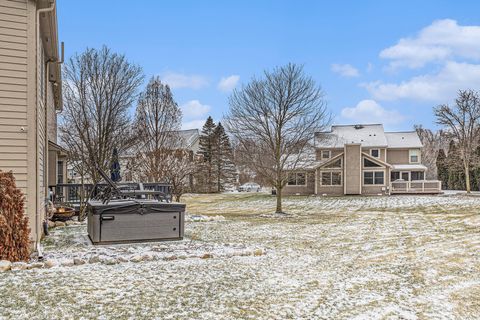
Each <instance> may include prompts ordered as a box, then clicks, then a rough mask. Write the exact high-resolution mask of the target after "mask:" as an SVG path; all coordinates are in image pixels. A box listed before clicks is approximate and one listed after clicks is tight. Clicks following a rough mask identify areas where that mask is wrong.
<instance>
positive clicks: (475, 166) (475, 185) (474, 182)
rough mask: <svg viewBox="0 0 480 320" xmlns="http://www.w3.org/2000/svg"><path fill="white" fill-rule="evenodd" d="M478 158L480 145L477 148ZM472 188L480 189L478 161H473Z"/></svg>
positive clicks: (478, 156)
mask: <svg viewBox="0 0 480 320" xmlns="http://www.w3.org/2000/svg"><path fill="white" fill-rule="evenodd" d="M475 155H476V159H480V146H479V147H477V149H476V150H475ZM471 167H472V168H473V170H472V172H471V176H472V190H477V191H479V190H480V164H479V163H478V162H475V163H472V164H471Z"/></svg>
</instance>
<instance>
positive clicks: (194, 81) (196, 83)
mask: <svg viewBox="0 0 480 320" xmlns="http://www.w3.org/2000/svg"><path fill="white" fill-rule="evenodd" d="M160 78H161V79H162V81H163V82H165V83H167V84H168V85H169V86H170V87H171V88H172V89H179V88H190V89H200V88H203V87H206V86H208V84H209V82H208V80H207V79H206V78H205V77H203V76H200V75H195V74H183V73H177V72H166V73H164V74H163V75H162V76H161V77H160Z"/></svg>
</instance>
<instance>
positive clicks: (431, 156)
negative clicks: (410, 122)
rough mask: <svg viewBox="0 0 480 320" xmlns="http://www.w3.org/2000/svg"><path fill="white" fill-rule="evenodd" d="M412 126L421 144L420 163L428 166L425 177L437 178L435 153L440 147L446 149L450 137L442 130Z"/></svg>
mask: <svg viewBox="0 0 480 320" xmlns="http://www.w3.org/2000/svg"><path fill="white" fill-rule="evenodd" d="M414 128H415V131H417V134H418V136H419V137H420V141H421V142H422V145H423V148H422V163H423V164H424V165H425V166H426V167H427V168H428V170H427V174H426V179H438V177H437V155H438V152H439V150H440V149H442V150H443V151H444V152H445V151H446V150H447V149H448V144H449V142H450V137H449V135H448V134H447V133H446V132H445V131H443V130H438V131H432V130H430V129H426V128H424V127H423V126H422V125H415V126H414Z"/></svg>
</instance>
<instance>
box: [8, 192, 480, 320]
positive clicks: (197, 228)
mask: <svg viewBox="0 0 480 320" xmlns="http://www.w3.org/2000/svg"><path fill="white" fill-rule="evenodd" d="M185 201H186V202H187V210H188V212H189V214H190V215H189V218H188V219H187V220H188V221H189V222H187V224H186V236H187V238H186V240H183V241H175V242H163V243H147V244H134V245H115V246H105V247H104V246H100V247H97V246H89V245H88V244H87V242H86V241H85V226H84V225H81V226H75V225H73V226H68V227H65V228H57V229H55V231H54V235H53V236H52V237H50V238H49V239H48V240H47V241H45V247H46V255H47V258H50V259H55V260H61V259H72V258H74V257H77V258H82V259H85V260H86V261H87V263H85V264H83V265H78V266H77V265H75V266H58V267H53V268H48V269H47V268H42V269H32V270H22V271H10V272H4V273H0V318H6V319H9V318H12V319H22V318H30V319H36V318H39V319H82V318H83V319H90V318H100V319H110V318H115V319H123V318H137V319H138V318H146V319H149V318H156V319H331V318H335V319H398V318H402V319H452V318H458V319H475V318H478V315H479V314H480V304H479V303H478V297H479V296H480V277H479V276H478V275H479V274H480V254H479V252H480V232H479V231H480V215H479V211H480V198H475V197H467V196H450V197H439V196H397V197H346V198H327V197H325V198H323V197H318V198H317V197H288V198H286V199H285V202H284V204H285V210H286V211H287V212H288V213H291V215H287V216H285V217H283V218H279V217H277V216H274V215H269V213H271V212H272V210H273V208H274V205H275V202H274V199H273V198H272V197H270V196H268V195H265V194H247V195H246V194H241V193H240V194H239V193H232V194H222V195H188V196H186V197H185ZM208 217H210V218H208ZM212 217H213V218H212ZM215 217H218V218H215ZM258 248H261V253H262V254H260V255H255V254H254V251H255V250H259V249H258ZM92 256H97V257H98V261H97V259H94V260H93V261H92V263H89V259H90V258H91V257H92ZM137 256H140V257H142V259H140V260H139V262H135V261H137V260H138V259H135V257H137ZM202 257H203V258H202ZM109 258H114V259H115V264H109V263H108V261H109V260H108V259H109Z"/></svg>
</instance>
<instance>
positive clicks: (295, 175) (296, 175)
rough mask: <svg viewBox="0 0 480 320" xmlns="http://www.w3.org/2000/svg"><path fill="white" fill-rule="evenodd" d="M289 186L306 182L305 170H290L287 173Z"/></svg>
mask: <svg viewBox="0 0 480 320" xmlns="http://www.w3.org/2000/svg"><path fill="white" fill-rule="evenodd" d="M287 184H288V185H289V186H304V185H306V184H307V178H306V174H305V172H292V173H289V174H288V182H287Z"/></svg>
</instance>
